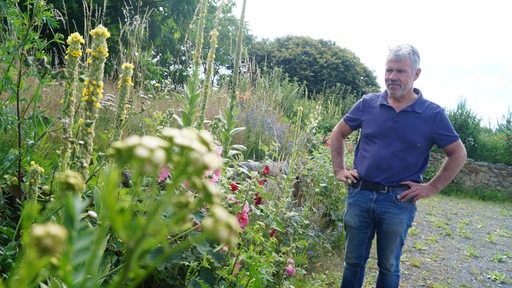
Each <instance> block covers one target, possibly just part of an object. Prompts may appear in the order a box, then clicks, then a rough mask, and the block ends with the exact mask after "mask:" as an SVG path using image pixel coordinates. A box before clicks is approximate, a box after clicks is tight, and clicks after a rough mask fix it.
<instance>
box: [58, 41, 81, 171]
mask: <svg viewBox="0 0 512 288" xmlns="http://www.w3.org/2000/svg"><path fill="white" fill-rule="evenodd" d="M66 43H67V44H68V45H69V47H68V49H67V50H66V57H65V59H66V61H67V62H66V67H67V68H66V74H67V75H66V83H65V84H64V85H65V90H64V98H63V99H62V100H61V104H62V105H63V106H62V113H63V121H62V122H63V134H64V140H65V141H66V142H65V144H64V148H63V150H62V161H61V165H62V166H61V168H62V170H63V171H65V170H66V169H67V168H68V165H69V161H70V155H71V153H72V147H73V146H72V142H73V141H74V139H73V124H74V123H73V122H74V118H75V112H76V111H75V110H76V108H75V106H76V90H77V86H78V78H79V76H78V75H79V65H80V57H82V44H84V43H85V40H84V38H83V37H82V36H81V35H80V34H79V33H78V32H75V33H73V34H71V35H70V36H69V37H68V39H67V41H66Z"/></svg>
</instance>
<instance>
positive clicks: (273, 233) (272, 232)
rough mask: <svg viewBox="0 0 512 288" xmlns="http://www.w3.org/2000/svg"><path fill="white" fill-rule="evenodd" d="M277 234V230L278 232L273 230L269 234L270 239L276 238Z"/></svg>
mask: <svg viewBox="0 0 512 288" xmlns="http://www.w3.org/2000/svg"><path fill="white" fill-rule="evenodd" d="M276 232H277V230H276V229H272V230H270V232H269V233H268V236H269V237H270V238H272V237H274V236H275V235H276Z"/></svg>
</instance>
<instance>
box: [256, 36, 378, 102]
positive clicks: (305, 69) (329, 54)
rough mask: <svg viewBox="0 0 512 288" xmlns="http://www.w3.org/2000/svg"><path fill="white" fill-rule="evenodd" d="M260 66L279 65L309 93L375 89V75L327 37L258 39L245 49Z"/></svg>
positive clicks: (355, 91)
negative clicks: (341, 89) (317, 38)
mask: <svg viewBox="0 0 512 288" xmlns="http://www.w3.org/2000/svg"><path fill="white" fill-rule="evenodd" d="M249 54H250V56H251V57H253V58H254V60H255V62H256V64H257V65H258V66H259V67H260V68H267V69H273V68H280V69H283V71H284V72H285V73H287V74H288V75H289V77H290V78H291V79H296V80H297V81H298V82H299V83H301V84H305V85H306V87H307V88H308V92H309V93H313V94H314V93H321V92H322V91H325V90H326V89H331V88H333V87H336V86H339V85H341V86H346V87H350V89H351V90H352V91H353V92H354V93H359V94H362V93H366V92H370V91H374V90H378V89H379V85H378V84H377V80H376V77H375V75H374V74H373V73H372V72H371V71H370V70H369V69H368V68H367V67H366V66H364V65H363V64H362V63H361V61H360V59H359V58H358V57H357V56H356V55H355V54H354V53H353V52H351V51H350V50H348V49H345V48H341V47H339V46H337V45H336V43H334V42H332V41H328V40H322V39H320V40H315V39H313V38H311V37H304V36H286V37H280V38H276V39H275V40H274V41H268V40H265V39H264V40H261V41H258V42H255V43H254V45H252V46H251V47H250V49H249Z"/></svg>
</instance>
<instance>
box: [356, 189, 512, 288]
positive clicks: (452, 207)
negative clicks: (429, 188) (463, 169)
mask: <svg viewBox="0 0 512 288" xmlns="http://www.w3.org/2000/svg"><path fill="white" fill-rule="evenodd" d="M373 246H375V245H373ZM376 276H377V259H376V255H375V251H372V254H371V256H370V259H369V261H368V266H367V274H366V279H365V285H364V287H375V279H376ZM400 287H406V288H408V287H430V288H440V287H447V288H448V287H449V288H452V287H478V288H479V287H512V204H511V203H507V204H497V203H490V202H481V201H475V200H467V199H459V198H453V197H446V196H442V195H436V196H434V197H432V198H429V199H423V200H421V201H420V202H418V211H417V213H416V218H415V221H414V224H413V227H412V228H411V229H410V230H409V236H408V238H407V240H406V244H405V247H404V253H403V256H402V278H401V285H400Z"/></svg>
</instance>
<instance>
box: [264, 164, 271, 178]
mask: <svg viewBox="0 0 512 288" xmlns="http://www.w3.org/2000/svg"><path fill="white" fill-rule="evenodd" d="M269 172H270V168H269V167H268V165H266V166H265V168H263V176H267V175H268V173H269Z"/></svg>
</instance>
